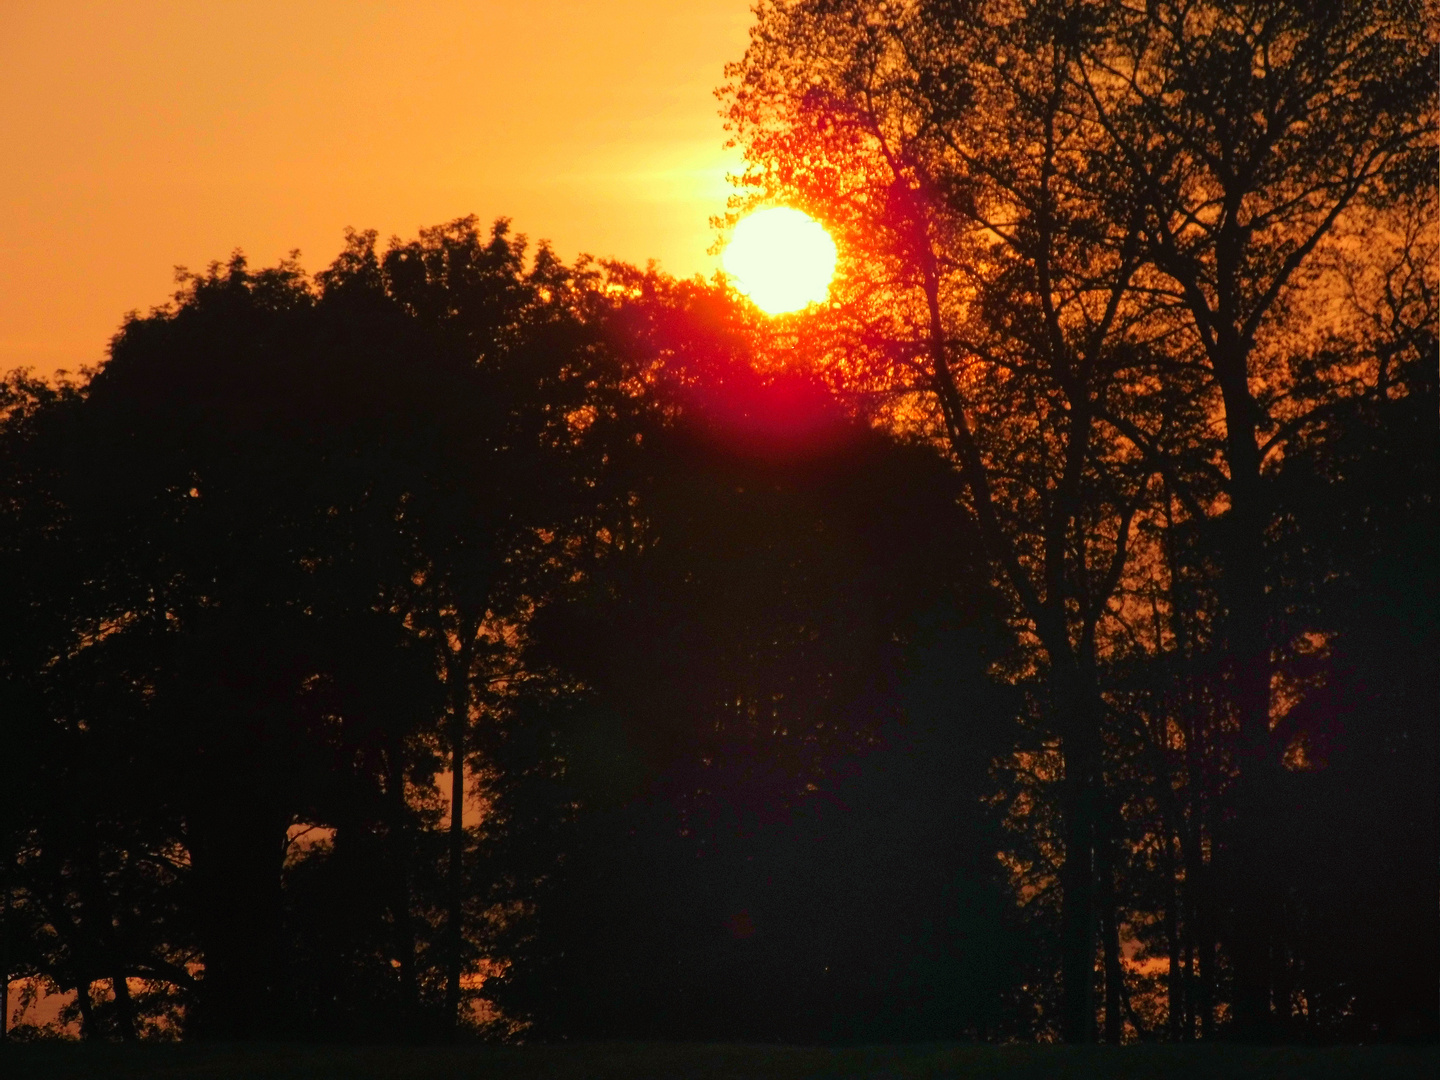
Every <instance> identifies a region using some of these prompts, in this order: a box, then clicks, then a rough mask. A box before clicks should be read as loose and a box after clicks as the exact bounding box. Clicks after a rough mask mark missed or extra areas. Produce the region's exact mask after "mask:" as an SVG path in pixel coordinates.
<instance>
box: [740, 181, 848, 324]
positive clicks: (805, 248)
mask: <svg viewBox="0 0 1440 1080" xmlns="http://www.w3.org/2000/svg"><path fill="white" fill-rule="evenodd" d="M835 254H836V253H835V241H833V240H831V239H830V234H829V233H827V232H826V231H825V229H824V227H823V226H822V225H821V224H820V223H819V222H818V221H816V220H815V219H814V218H812V217H811V216H810V215H809V214H805V213H802V212H801V211H799V210H792V209H791V208H790V207H788V206H772V207H770V208H769V209H766V210H757V211H755V212H754V213H753V214H750V215H749V216H748V217H745V218H742V219H741V220H740V223H739V224H738V225H736V226H735V232H734V234H733V235H732V236H731V237H730V243H729V245H727V246H726V248H725V254H724V255H723V256H722V260H721V261H722V262H723V263H724V265H725V272H726V273H727V274H729V275H730V277H731V279H732V280H733V281H734V282H735V287H736V288H737V289H739V290H740V291H741V292H742V293H744V294H745V295H746V296H748V297H749V298H750V299H751V300H752V301H753V302H754V303H755V306H756V307H758V308H760V310H761V311H763V312H765V313H766V314H767V315H783V314H785V313H786V312H790V311H799V310H801V309H802V308H805V307H809V306H810V305H811V304H818V303H820V302H821V301H823V300H824V299H825V298H826V296H828V295H829V291H830V279H831V277H833V276H834V274H835Z"/></svg>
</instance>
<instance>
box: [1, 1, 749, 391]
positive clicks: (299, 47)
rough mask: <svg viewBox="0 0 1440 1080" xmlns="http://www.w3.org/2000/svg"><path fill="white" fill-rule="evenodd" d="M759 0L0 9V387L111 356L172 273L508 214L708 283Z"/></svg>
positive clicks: (569, 243) (565, 238)
mask: <svg viewBox="0 0 1440 1080" xmlns="http://www.w3.org/2000/svg"><path fill="white" fill-rule="evenodd" d="M749 24H750V13H749V0H684V2H682V3H675V2H673V0H585V2H583V3H561V2H555V0H468V2H465V0H415V2H409V3H404V4H401V3H394V2H391V3H369V2H364V0H285V2H272V0H252V2H247V3H239V2H235V0H206V2H205V3H198V4H197V3H193V2H190V3H164V2H159V0H145V2H122V0H112V2H89V3H64V2H57V0H50V2H45V3H41V2H31V0H0V371H3V370H8V369H10V368H13V367H17V366H26V367H31V368H34V369H35V370H36V371H37V372H38V373H41V374H48V373H50V372H52V371H54V370H55V369H57V368H68V369H71V370H75V369H77V368H79V367H80V366H81V365H86V364H94V363H96V362H98V361H100V360H101V359H103V357H104V354H105V345H106V342H107V341H108V340H109V338H110V335H111V334H112V333H114V331H115V329H116V328H117V327H118V326H119V323H120V320H121V318H122V317H123V315H124V314H125V312H126V311H129V310H136V309H138V310H144V309H147V308H149V307H150V306H152V305H154V304H158V303H161V302H163V301H164V300H165V299H166V298H167V297H168V295H169V293H170V292H171V291H172V288H173V285H172V282H173V277H174V268H175V266H176V265H184V266H189V267H190V268H192V269H199V268H202V267H204V266H205V265H207V264H208V263H209V262H211V261H212V260H214V259H223V258H225V257H226V256H228V255H229V253H230V252H231V251H232V250H234V249H235V248H242V249H244V251H245V252H246V254H247V255H249V256H250V258H251V260H252V263H253V264H255V265H267V264H270V263H273V262H275V261H276V260H277V259H278V258H280V257H281V256H283V255H284V254H285V253H286V252H288V251H289V250H290V249H291V248H297V247H298V248H299V249H300V250H301V261H302V263H303V264H304V265H305V266H306V267H307V268H308V269H310V270H312V271H313V270H318V269H320V268H322V267H323V266H324V265H325V264H326V263H328V262H329V260H330V259H331V258H332V257H333V256H334V254H335V253H336V252H337V251H338V250H339V248H340V245H341V242H342V233H343V230H344V229H345V227H346V226H354V227H356V228H376V229H379V230H380V233H381V235H382V237H383V236H389V235H391V234H401V235H405V236H409V235H413V234H414V232H415V231H416V229H417V228H419V227H420V226H423V225H433V224H437V223H439V222H442V221H448V220H450V219H452V218H455V217H459V216H461V215H464V214H468V213H475V214H478V215H479V216H480V217H481V218H482V219H486V220H488V219H490V218H493V217H496V216H499V215H505V216H508V217H510V218H512V219H513V221H514V225H515V228H516V229H517V231H520V232H523V233H526V234H527V235H529V236H530V237H532V238H533V239H539V238H547V239H549V240H550V241H552V242H553V244H554V246H555V248H556V249H557V251H558V252H559V253H560V254H561V255H562V256H563V257H565V258H567V259H569V258H573V257H574V256H575V255H576V254H578V253H580V252H582V251H583V252H589V253H591V254H594V255H597V256H615V257H618V258H622V259H626V260H630V261H634V262H642V263H643V262H644V261H645V260H646V259H648V258H654V259H657V260H659V262H660V263H661V265H662V267H663V268H664V269H666V270H669V271H671V272H672V273H676V274H680V275H689V274H692V273H695V272H697V271H700V272H704V273H709V272H711V271H712V270H713V269H714V268H715V267H716V265H717V260H716V259H715V258H714V257H713V256H710V255H708V254H706V249H707V248H708V247H709V246H710V244H711V243H712V242H713V240H714V231H713V230H712V229H711V228H710V226H709V224H708V218H709V216H710V215H712V214H715V213H719V212H720V211H721V210H722V209H723V207H724V201H725V195H726V192H727V186H726V184H725V180H724V174H725V172H726V170H727V168H729V169H733V168H734V167H735V165H736V164H737V163H738V158H737V157H736V156H735V155H734V152H733V151H732V152H727V151H725V150H723V149H722V144H723V142H724V132H723V130H722V128H721V122H720V119H719V116H718V115H717V107H718V106H717V102H716V101H715V99H714V97H713V95H712V91H713V90H714V88H715V87H716V86H717V85H718V84H719V83H720V82H721V80H722V70H721V69H722V67H723V65H724V64H725V63H726V62H727V61H729V60H734V59H738V58H739V57H740V55H741V54H742V53H743V51H744V48H745V44H746V40H747V39H746V31H747V28H748V27H749Z"/></svg>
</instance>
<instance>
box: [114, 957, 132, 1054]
mask: <svg viewBox="0 0 1440 1080" xmlns="http://www.w3.org/2000/svg"><path fill="white" fill-rule="evenodd" d="M110 988H111V989H112V990H113V991H114V993H115V1023H116V1026H117V1027H119V1029H120V1038H121V1039H123V1040H124V1041H125V1042H134V1041H135V1034H136V1033H135V1002H134V999H132V998H131V997H130V984H129V983H128V982H127V981H126V979H125V975H124V974H123V973H122V972H116V973H115V974H114V975H111V976H110Z"/></svg>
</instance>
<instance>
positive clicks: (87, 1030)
mask: <svg viewBox="0 0 1440 1080" xmlns="http://www.w3.org/2000/svg"><path fill="white" fill-rule="evenodd" d="M75 1004H76V1005H78V1006H80V1038H82V1039H84V1040H85V1041H86V1042H89V1041H91V1040H93V1039H98V1038H100V1032H99V1029H97V1028H96V1027H95V1002H94V1000H93V999H92V998H91V997H90V980H89V979H88V978H85V977H82V978H81V979H80V980H79V981H78V982H77V983H76V984H75Z"/></svg>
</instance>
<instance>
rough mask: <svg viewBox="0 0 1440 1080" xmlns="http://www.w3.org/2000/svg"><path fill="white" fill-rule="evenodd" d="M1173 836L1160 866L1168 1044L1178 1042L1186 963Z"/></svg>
mask: <svg viewBox="0 0 1440 1080" xmlns="http://www.w3.org/2000/svg"><path fill="white" fill-rule="evenodd" d="M1173 839H1174V838H1173V837H1171V836H1166V837H1165V848H1164V850H1165V858H1164V860H1163V863H1162V867H1163V869H1164V871H1165V878H1166V881H1167V883H1168V884H1169V886H1170V894H1169V896H1168V897H1167V898H1166V900H1165V952H1166V957H1167V963H1166V966H1165V1032H1166V1035H1167V1036H1168V1037H1169V1039H1170V1041H1171V1042H1180V1041H1181V1031H1182V1030H1183V1026H1184V1023H1185V1011H1186V1008H1185V989H1186V987H1185V974H1186V970H1187V968H1188V967H1189V962H1188V960H1186V959H1182V958H1181V951H1182V950H1181V945H1180V912H1179V907H1180V881H1179V878H1178V875H1177V873H1176V869H1177V868H1176V865H1175V850H1174V844H1173V842H1172V841H1173Z"/></svg>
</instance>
